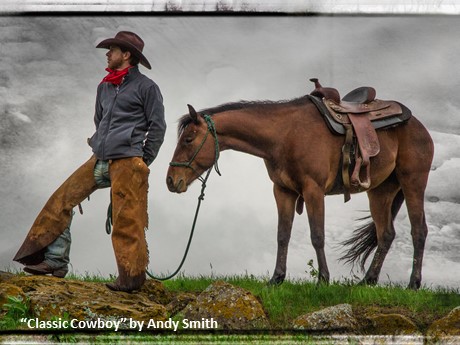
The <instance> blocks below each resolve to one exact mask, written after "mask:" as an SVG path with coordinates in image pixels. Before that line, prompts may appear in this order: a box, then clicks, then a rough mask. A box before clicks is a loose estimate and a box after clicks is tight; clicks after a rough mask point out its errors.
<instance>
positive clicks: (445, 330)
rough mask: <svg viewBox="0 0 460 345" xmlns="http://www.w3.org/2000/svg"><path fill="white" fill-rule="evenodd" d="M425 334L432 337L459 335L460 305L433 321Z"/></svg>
mask: <svg viewBox="0 0 460 345" xmlns="http://www.w3.org/2000/svg"><path fill="white" fill-rule="evenodd" d="M427 336H429V337H434V338H440V337H444V336H460V306H459V307H457V308H455V309H453V310H452V311H451V312H450V313H449V314H447V315H446V316H445V317H443V318H442V319H440V320H437V321H434V322H433V323H432V324H431V326H430V327H429V328H428V332H427Z"/></svg>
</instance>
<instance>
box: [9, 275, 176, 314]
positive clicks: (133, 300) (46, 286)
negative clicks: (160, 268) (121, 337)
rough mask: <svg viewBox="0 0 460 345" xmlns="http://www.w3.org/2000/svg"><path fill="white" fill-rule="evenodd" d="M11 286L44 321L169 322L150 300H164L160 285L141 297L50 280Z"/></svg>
mask: <svg viewBox="0 0 460 345" xmlns="http://www.w3.org/2000/svg"><path fill="white" fill-rule="evenodd" d="M9 284H11V285H14V286H15V287H16V288H18V289H20V290H21V291H23V293H24V294H25V295H27V297H29V299H30V304H31V308H32V311H33V313H34V315H35V316H36V317H38V318H40V319H42V320H49V319H51V318H52V317H61V316H64V317H69V318H72V319H73V318H75V319H78V320H95V319H97V318H100V319H111V320H113V319H121V318H133V319H135V320H138V321H149V320H150V319H153V320H166V318H167V316H168V315H167V311H166V308H165V307H164V306H162V305H160V304H158V303H157V302H155V301H152V300H151V299H150V298H152V297H151V296H155V298H154V299H162V298H165V292H164V288H163V286H162V285H163V284H161V283H158V284H161V285H158V284H157V283H151V282H149V283H147V284H146V286H145V287H144V288H143V289H142V290H141V292H139V293H126V292H114V291H111V290H109V289H108V288H107V287H106V286H105V285H104V284H103V283H92V282H82V281H76V280H68V279H60V278H54V277H48V276H16V277H14V278H12V279H10V280H9ZM2 285H3V284H2ZM155 286H157V288H158V290H157V291H156V292H155V291H154V289H155ZM144 289H145V290H144ZM143 291H144V292H143Z"/></svg>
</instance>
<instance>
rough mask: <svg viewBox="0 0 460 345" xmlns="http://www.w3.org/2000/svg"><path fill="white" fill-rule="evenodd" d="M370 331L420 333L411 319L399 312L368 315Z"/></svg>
mask: <svg viewBox="0 0 460 345" xmlns="http://www.w3.org/2000/svg"><path fill="white" fill-rule="evenodd" d="M369 320H370V321H371V323H372V328H371V329H370V332H371V333H372V334H379V335H415V334H420V331H419V329H418V327H417V326H416V325H415V323H414V322H412V320H410V319H409V318H407V317H406V316H404V315H400V314H378V315H374V316H370V317H369Z"/></svg>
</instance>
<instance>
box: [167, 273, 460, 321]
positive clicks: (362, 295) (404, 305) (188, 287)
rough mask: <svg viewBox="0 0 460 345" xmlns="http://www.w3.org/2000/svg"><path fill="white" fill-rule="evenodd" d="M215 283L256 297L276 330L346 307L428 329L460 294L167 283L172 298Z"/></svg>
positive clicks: (297, 284) (247, 280) (301, 283)
mask: <svg viewBox="0 0 460 345" xmlns="http://www.w3.org/2000/svg"><path fill="white" fill-rule="evenodd" d="M217 279H221V280H224V281H226V282H228V283H230V284H233V285H236V286H240V287H242V288H244V289H247V290H249V291H251V292H252V293H253V294H254V295H255V296H257V297H258V298H259V299H260V301H261V303H262V305H263V306H264V308H265V311H266V312H267V315H268V316H269V319H270V321H271V324H272V326H273V327H274V328H276V329H285V328H289V327H290V325H291V323H292V320H294V319H295V318H296V317H298V316H300V315H303V314H306V313H309V312H312V311H316V310H319V309H321V308H325V307H328V306H333V305H337V304H342V303H349V304H351V305H352V307H353V310H354V311H355V313H357V314H358V316H359V315H361V317H363V318H364V317H365V313H366V312H368V311H373V312H379V311H384V312H387V313H388V312H395V313H399V314H404V315H406V316H408V317H410V318H411V319H416V320H419V321H418V323H419V326H420V327H422V328H425V327H427V325H428V324H430V323H431V322H432V321H433V320H435V319H436V318H440V317H442V316H444V315H446V314H447V313H448V312H449V311H451V310H452V309H454V308H455V307H457V306H459V305H460V294H459V290H458V289H442V288H438V289H429V288H422V289H420V290H418V291H413V290H408V289H406V288H405V287H403V286H401V285H397V284H388V285H377V286H364V285H358V284H353V283H351V282H348V281H345V282H340V281H336V282H332V283H331V284H328V285H325V284H321V285H318V284H316V283H315V282H313V281H310V280H288V281H285V282H284V283H283V284H282V285H281V286H277V287H273V286H268V285H267V281H268V279H267V280H264V279H260V278H256V277H253V276H230V277H225V276H223V277H212V278H211V277H184V276H179V277H177V278H175V279H173V280H169V281H165V282H164V284H165V286H166V288H167V290H169V291H171V292H195V293H198V292H200V291H203V290H204V289H205V288H206V287H207V286H209V285H210V284H211V283H212V282H214V281H216V280H217Z"/></svg>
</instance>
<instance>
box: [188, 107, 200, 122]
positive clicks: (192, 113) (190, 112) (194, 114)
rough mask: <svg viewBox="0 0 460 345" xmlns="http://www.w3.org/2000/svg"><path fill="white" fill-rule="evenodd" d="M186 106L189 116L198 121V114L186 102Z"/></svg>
mask: <svg viewBox="0 0 460 345" xmlns="http://www.w3.org/2000/svg"><path fill="white" fill-rule="evenodd" d="M187 107H188V113H189V114H190V117H191V118H192V120H193V122H194V123H198V114H197V112H196V110H195V108H193V107H192V106H191V105H190V104H187Z"/></svg>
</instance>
